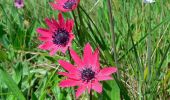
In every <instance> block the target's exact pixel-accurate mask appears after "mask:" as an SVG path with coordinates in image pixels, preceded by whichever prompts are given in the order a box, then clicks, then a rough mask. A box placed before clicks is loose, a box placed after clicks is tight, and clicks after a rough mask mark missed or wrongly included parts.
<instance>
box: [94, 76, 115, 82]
mask: <svg viewBox="0 0 170 100" xmlns="http://www.w3.org/2000/svg"><path fill="white" fill-rule="evenodd" d="M96 77H97V80H99V81H104V80H112V79H113V78H112V77H111V76H96Z"/></svg>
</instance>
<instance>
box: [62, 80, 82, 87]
mask: <svg viewBox="0 0 170 100" xmlns="http://www.w3.org/2000/svg"><path fill="white" fill-rule="evenodd" d="M80 83H81V82H80V81H76V80H71V79H66V80H62V81H61V82H60V83H59V86H60V87H72V86H77V85H79V84H80Z"/></svg>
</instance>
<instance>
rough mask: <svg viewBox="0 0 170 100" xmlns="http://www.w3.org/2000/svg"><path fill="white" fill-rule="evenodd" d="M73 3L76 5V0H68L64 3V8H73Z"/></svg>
mask: <svg viewBox="0 0 170 100" xmlns="http://www.w3.org/2000/svg"><path fill="white" fill-rule="evenodd" d="M73 5H76V0H68V1H67V2H65V3H64V5H63V8H64V9H72V7H73Z"/></svg>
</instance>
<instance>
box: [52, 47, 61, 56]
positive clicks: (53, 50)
mask: <svg viewBox="0 0 170 100" xmlns="http://www.w3.org/2000/svg"><path fill="white" fill-rule="evenodd" d="M58 50H59V48H58V47H57V46H55V47H53V49H51V51H50V56H53V55H54V54H55V53H56V52H57V51H58Z"/></svg>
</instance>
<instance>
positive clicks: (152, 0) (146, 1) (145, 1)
mask: <svg viewBox="0 0 170 100" xmlns="http://www.w3.org/2000/svg"><path fill="white" fill-rule="evenodd" d="M143 2H144V3H154V2H155V0H144V1H143Z"/></svg>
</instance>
